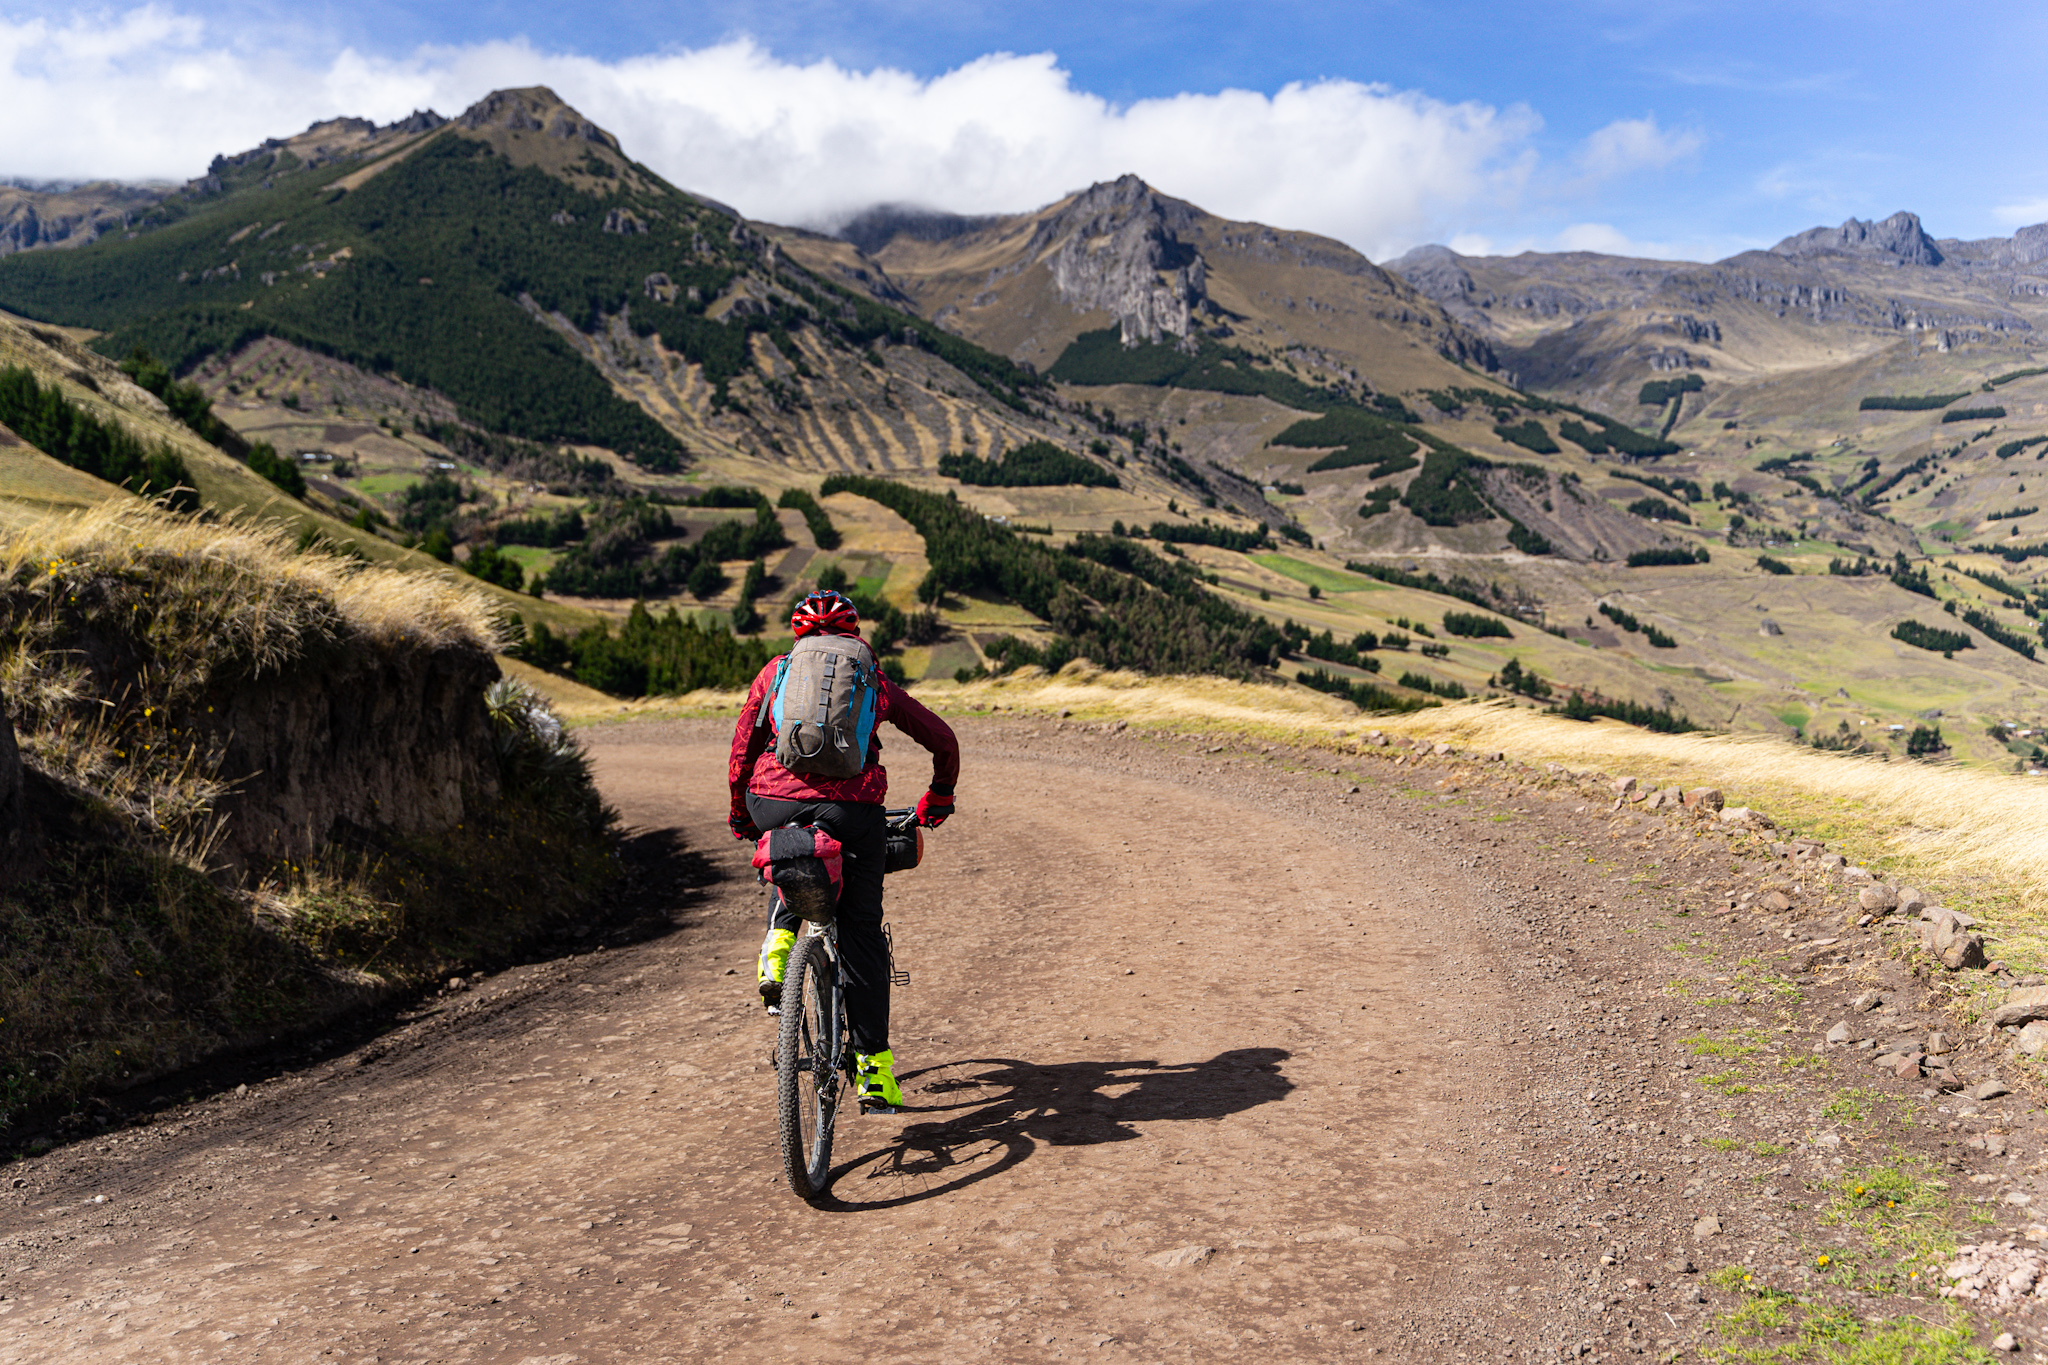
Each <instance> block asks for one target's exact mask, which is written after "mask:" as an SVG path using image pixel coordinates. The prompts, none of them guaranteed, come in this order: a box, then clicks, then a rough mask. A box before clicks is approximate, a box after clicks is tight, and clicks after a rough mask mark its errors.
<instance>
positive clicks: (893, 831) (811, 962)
mask: <svg viewBox="0 0 2048 1365" xmlns="http://www.w3.org/2000/svg"><path fill="white" fill-rule="evenodd" d="M887 815H888V823H889V835H890V841H891V843H892V845H896V846H899V847H900V846H901V845H902V844H903V843H904V842H905V841H909V840H915V841H916V842H915V845H914V848H915V853H914V854H912V855H910V856H911V857H912V861H910V862H909V863H908V864H907V866H909V867H915V866H916V865H917V864H916V861H915V858H917V857H921V856H922V853H923V839H922V837H921V835H922V832H921V831H920V830H918V829H917V812H916V811H915V810H912V809H908V808H906V809H903V810H892V811H889V812H888V813H887ZM889 861H890V864H891V870H895V864H896V863H897V861H898V858H897V857H896V856H895V852H894V849H893V848H892V853H891V857H890V860H889ZM882 941H883V943H884V944H886V945H887V946H888V950H889V983H890V984H891V985H892V986H907V985H909V984H910V974H909V973H907V972H899V971H897V970H896V945H895V941H894V940H893V938H892V937H891V936H890V934H889V926H888V925H886V924H885V925H883V926H882ZM845 1007H846V997H845V992H844V990H843V988H842V986H841V983H840V978H839V924H838V921H837V920H833V921H831V922H828V923H825V924H817V923H806V925H805V926H804V933H803V935H802V937H800V938H798V939H797V941H796V946H795V947H794V948H792V949H790V953H789V966H788V967H787V968H786V969H785V970H784V973H783V977H782V1004H781V1005H780V1007H779V1008H777V1009H775V1010H772V1011H770V1013H775V1014H780V1015H781V1023H780V1024H779V1026H778V1027H777V1029H776V1037H775V1111H776V1126H777V1127H778V1128H779V1129H780V1135H781V1140H782V1165H783V1170H784V1171H785V1173H787V1175H788V1176H789V1187H790V1189H792V1190H794V1191H795V1192H796V1195H797V1197H798V1198H800V1199H806V1200H815V1199H817V1198H818V1197H819V1196H820V1195H822V1194H823V1193H824V1192H825V1187H826V1185H828V1184H829V1183H830V1182H831V1179H832V1126H833V1124H834V1123H835V1122H836V1121H837V1120H838V1117H839V1106H840V1104H841V1102H842V1101H843V1100H844V1098H845V1096H846V1094H847V1093H849V1092H853V1091H854V1090H855V1086H856V1081H855V1076H854V1058H853V1047H852V1045H851V1043H850V1042H849V1041H848V1039H847V1035H846V1027H845V1019H846V1008H845ZM860 1110H861V1112H862V1113H869V1112H882V1113H894V1112H896V1111H894V1110H892V1109H887V1108H884V1107H882V1106H872V1107H871V1106H869V1105H868V1104H867V1103H866V1102H864V1101H863V1102H861V1103H860Z"/></svg>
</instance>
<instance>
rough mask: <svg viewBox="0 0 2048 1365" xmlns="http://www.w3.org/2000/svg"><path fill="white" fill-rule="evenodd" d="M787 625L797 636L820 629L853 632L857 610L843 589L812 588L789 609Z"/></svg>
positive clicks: (857, 620)
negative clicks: (816, 590) (814, 589)
mask: <svg viewBox="0 0 2048 1365" xmlns="http://www.w3.org/2000/svg"><path fill="white" fill-rule="evenodd" d="M789 628H790V630H791V631H793V632H794V633H795V634H796V637H797V638H798V639H802V638H803V637H804V636H806V635H813V634H816V633H817V632H818V631H821V630H822V631H824V632H826V633H827V634H831V635H856V634H859V632H860V613H859V612H858V611H855V610H854V607H853V603H852V601H850V600H849V599H848V598H847V596H846V594H845V593H841V592H831V591H825V592H814V593H812V594H811V595H810V596H809V597H806V598H805V599H804V600H803V601H801V602H799V603H797V604H796V606H795V607H794V608H792V609H791V610H790V613H789Z"/></svg>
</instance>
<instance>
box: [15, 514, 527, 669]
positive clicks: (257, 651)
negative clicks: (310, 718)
mask: <svg viewBox="0 0 2048 1365" xmlns="http://www.w3.org/2000/svg"><path fill="white" fill-rule="evenodd" d="M92 575H111V576H116V577H121V578H133V577H138V576H147V577H150V578H156V579H160V580H162V582H163V583H164V585H165V589H166V590H167V591H174V592H175V591H183V592H184V593H185V594H186V595H187V596H188V597H189V599H190V600H189V601H188V602H187V603H185V604H184V605H185V606H186V607H187V608H188V609H189V610H196V611H198V612H200V613H201V614H202V615H203V617H204V621H203V624H202V623H201V622H191V623H189V624H188V626H187V628H188V629H195V630H198V629H203V630H205V631H206V632H208V633H209V636H210V638H212V639H213V640H215V641H216V642H217V643H218V644H219V645H221V646H223V647H232V648H234V649H236V651H237V652H239V653H242V654H244V655H245V656H246V657H249V658H251V659H252V660H255V661H257V666H258V667H259V668H261V667H264V666H266V665H274V664H275V662H277V661H280V660H282V659H284V658H289V657H293V656H295V655H296V654H297V653H298V652H299V651H300V650H301V649H302V648H303V647H304V646H305V644H306V643H308V642H309V640H310V639H311V638H312V637H313V636H314V635H317V634H328V633H334V632H337V631H338V632H340V633H344V634H352V635H355V636H358V637H360V638H361V639H363V640H365V641H366V642H369V643H374V644H380V645H396V644H404V645H410V646H413V647H415V648H429V649H433V648H443V647H451V646H469V647H472V648H476V649H483V650H495V649H497V648H500V647H501V646H502V645H503V643H504V628H503V625H502V624H501V622H500V620H499V617H498V614H497V612H496V610H495V608H494V607H493V605H492V603H491V602H490V600H489V599H488V598H487V597H486V596H485V595H484V594H483V593H482V592H479V591H474V590H471V589H469V588H466V587H464V586H462V585H460V584H458V583H455V582H452V581H450V580H449V579H446V578H442V577H439V576H437V575H432V574H417V573H407V572H404V571H403V570H398V569H391V568H385V567H381V566H373V565H368V564H364V563H363V562H362V561H360V560H356V559H353V558H350V557H347V556H344V555H338V554H334V553H331V552H328V551H326V550H324V549H321V548H319V547H318V546H311V547H308V548H305V549H300V548H299V547H298V542H297V538H296V536H295V535H294V533H293V530H292V528H288V527H285V526H283V525H280V524H278V523H275V522H255V521H247V520H241V519H237V518H224V519H221V520H217V521H200V520H195V519H192V518H188V517H179V516H174V515H171V514H168V513H165V512H162V511H159V510H157V509H155V508H152V507H148V506H145V505H141V504H137V503H132V502H110V503H103V504H101V505H99V506H97V507H92V508H88V509H86V510H85V511H82V512H73V513H66V514H59V515H50V516H44V517H40V518H34V519H28V520H23V521H19V522H15V523H12V524H9V525H7V526H5V527H4V528H0V583H5V584H7V585H9V586H10V587H12V588H14V589H23V588H27V587H30V586H31V585H32V584H33V583H34V581H35V580H36V579H38V578H72V577H76V576H92Z"/></svg>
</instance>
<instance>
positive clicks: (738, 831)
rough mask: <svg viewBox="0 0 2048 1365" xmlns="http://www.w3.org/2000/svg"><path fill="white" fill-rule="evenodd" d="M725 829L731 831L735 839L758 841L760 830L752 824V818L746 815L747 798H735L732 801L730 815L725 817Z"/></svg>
mask: <svg viewBox="0 0 2048 1365" xmlns="http://www.w3.org/2000/svg"><path fill="white" fill-rule="evenodd" d="M725 827H726V828H727V829H729V830H731V831H732V837H733V838H735V839H758V838H760V837H761V831H760V829H759V828H758V827H757V826H756V825H755V824H754V817H753V816H751V815H749V814H748V813H747V798H746V797H744V796H735V797H733V799H732V813H731V814H730V815H728V816H726V817H725Z"/></svg>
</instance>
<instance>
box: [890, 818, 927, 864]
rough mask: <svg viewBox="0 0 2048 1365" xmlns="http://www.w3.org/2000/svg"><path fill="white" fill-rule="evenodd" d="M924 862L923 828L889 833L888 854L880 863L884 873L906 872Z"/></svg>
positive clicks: (920, 826) (917, 827) (894, 830)
mask: <svg viewBox="0 0 2048 1365" xmlns="http://www.w3.org/2000/svg"><path fill="white" fill-rule="evenodd" d="M923 861H924V826H922V825H912V826H911V827H910V828H908V829H900V830H899V829H891V830H890V831H889V852H888V856H887V857H886V858H885V859H884V860H883V862H882V871H884V872H908V871H909V870H910V869H911V868H913V867H916V866H917V865H918V864H919V863H921V862H923Z"/></svg>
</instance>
